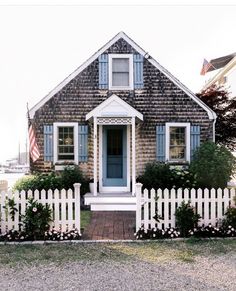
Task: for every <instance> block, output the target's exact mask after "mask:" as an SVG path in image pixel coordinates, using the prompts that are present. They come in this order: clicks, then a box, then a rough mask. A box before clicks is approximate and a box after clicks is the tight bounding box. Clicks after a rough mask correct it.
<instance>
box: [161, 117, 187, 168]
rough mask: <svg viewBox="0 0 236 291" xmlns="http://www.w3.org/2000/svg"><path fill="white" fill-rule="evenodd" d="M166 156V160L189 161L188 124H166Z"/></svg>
mask: <svg viewBox="0 0 236 291" xmlns="http://www.w3.org/2000/svg"><path fill="white" fill-rule="evenodd" d="M166 157H167V160H168V161H170V162H171V161H172V162H183V161H190V124H189V123H174V122H171V123H167V124H166Z"/></svg>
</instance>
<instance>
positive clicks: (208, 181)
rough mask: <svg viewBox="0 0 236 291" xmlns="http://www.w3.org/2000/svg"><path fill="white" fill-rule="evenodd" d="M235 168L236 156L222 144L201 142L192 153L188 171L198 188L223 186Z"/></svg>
mask: <svg viewBox="0 0 236 291" xmlns="http://www.w3.org/2000/svg"><path fill="white" fill-rule="evenodd" d="M235 169H236V158H235V157H234V156H233V155H232V153H231V152H230V151H229V150H227V149H226V148H225V147H223V146H219V145H216V144H215V143H213V142H205V143H203V144H202V145H201V146H200V147H199V148H198V149H197V150H196V151H195V153H194V160H193V161H192V162H191V164H190V171H191V173H192V174H193V175H194V176H195V178H196V182H197V187H199V188H219V187H220V188H224V187H226V186H227V182H228V181H229V180H230V177H231V175H232V174H233V172H234V170H235Z"/></svg>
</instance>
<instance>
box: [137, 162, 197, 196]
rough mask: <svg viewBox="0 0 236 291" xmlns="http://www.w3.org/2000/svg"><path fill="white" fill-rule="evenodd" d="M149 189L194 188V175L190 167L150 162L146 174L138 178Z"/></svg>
mask: <svg viewBox="0 0 236 291" xmlns="http://www.w3.org/2000/svg"><path fill="white" fill-rule="evenodd" d="M137 181H138V182H140V183H142V184H143V187H144V188H147V189H149V190H150V189H151V188H154V189H158V188H161V189H164V188H168V189H171V188H192V187H194V186H195V185H196V184H195V180H194V175H193V174H192V173H191V172H190V171H189V170H188V169H182V168H177V167H174V166H170V165H169V164H164V163H158V162H154V163H150V164H147V165H146V168H145V171H144V174H143V175H141V176H139V177H138V178H137Z"/></svg>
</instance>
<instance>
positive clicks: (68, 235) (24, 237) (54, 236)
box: [0, 228, 81, 242]
mask: <svg viewBox="0 0 236 291" xmlns="http://www.w3.org/2000/svg"><path fill="white" fill-rule="evenodd" d="M36 239H37V240H43V241H47V240H51V241H64V240H80V239H81V234H80V233H79V231H78V230H77V229H72V230H70V231H64V232H62V231H60V230H55V229H54V228H53V229H52V230H49V231H45V233H44V236H43V237H37V238H36ZM32 240H34V238H33V237H32V236H29V235H28V234H27V233H26V232H24V231H16V230H10V231H8V232H7V233H5V234H0V241H3V242H11V241H18V242H19V241H32Z"/></svg>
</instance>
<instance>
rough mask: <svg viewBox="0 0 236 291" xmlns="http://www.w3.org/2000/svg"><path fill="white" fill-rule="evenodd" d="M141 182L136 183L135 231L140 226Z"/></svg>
mask: <svg viewBox="0 0 236 291" xmlns="http://www.w3.org/2000/svg"><path fill="white" fill-rule="evenodd" d="M142 186H143V184H141V183H136V191H135V192H136V232H137V231H138V229H139V228H140V227H141V198H142Z"/></svg>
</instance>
